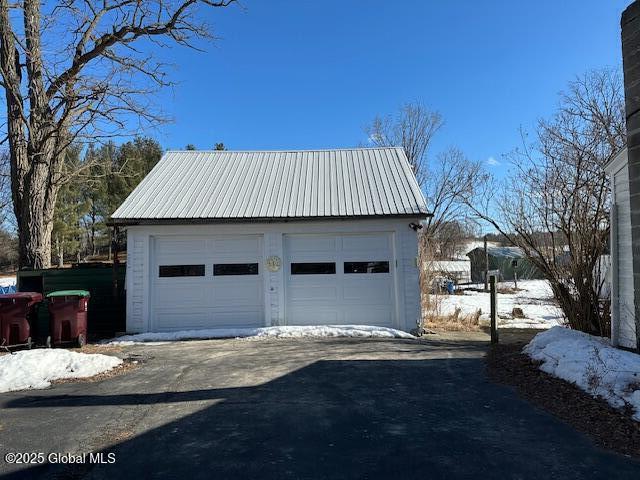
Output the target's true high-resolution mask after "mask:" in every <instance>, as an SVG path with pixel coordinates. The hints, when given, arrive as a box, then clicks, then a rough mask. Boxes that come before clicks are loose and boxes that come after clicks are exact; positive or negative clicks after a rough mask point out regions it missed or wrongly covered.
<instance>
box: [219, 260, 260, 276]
mask: <svg viewBox="0 0 640 480" xmlns="http://www.w3.org/2000/svg"><path fill="white" fill-rule="evenodd" d="M213 274H214V275H215V276H223V275H258V264H257V263H216V264H215V265H214V266H213Z"/></svg>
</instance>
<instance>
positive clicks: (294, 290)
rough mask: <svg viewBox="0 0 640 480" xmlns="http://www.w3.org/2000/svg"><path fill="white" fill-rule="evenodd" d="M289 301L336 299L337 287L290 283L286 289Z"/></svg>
mask: <svg viewBox="0 0 640 480" xmlns="http://www.w3.org/2000/svg"><path fill="white" fill-rule="evenodd" d="M287 294H288V295H289V300H290V301H291V302H314V303H315V302H322V301H335V300H337V299H338V289H337V288H336V287H335V286H312V287H311V288H310V286H309V285H297V286H296V285H292V286H291V287H290V288H289V289H288V290H287Z"/></svg>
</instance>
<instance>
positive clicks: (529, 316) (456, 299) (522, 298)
mask: <svg viewBox="0 0 640 480" xmlns="http://www.w3.org/2000/svg"><path fill="white" fill-rule="evenodd" d="M473 287H475V288H479V289H480V288H483V285H474V286H473ZM498 287H499V288H500V287H513V282H504V283H501V284H500V285H499V286H498ZM518 288H519V289H521V291H519V292H517V293H513V294H507V293H498V328H536V329H547V328H551V327H554V326H556V325H563V324H564V315H563V313H562V310H561V309H560V307H558V306H557V304H556V302H555V300H554V298H553V292H552V291H551V287H550V286H549V282H547V281H546V280H521V281H519V282H518ZM438 299H439V301H440V314H441V315H448V314H451V313H454V312H455V309H456V307H457V308H460V309H461V313H462V314H465V315H473V314H474V313H475V312H476V311H477V310H481V311H482V315H481V317H480V323H481V324H487V325H488V322H489V312H490V305H489V294H488V293H485V292H478V291H471V290H465V291H464V295H440V296H439V297H438ZM514 307H519V308H521V309H522V311H523V313H524V316H525V318H512V316H511V312H512V310H513V308H514Z"/></svg>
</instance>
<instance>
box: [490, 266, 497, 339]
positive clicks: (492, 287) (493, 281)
mask: <svg viewBox="0 0 640 480" xmlns="http://www.w3.org/2000/svg"><path fill="white" fill-rule="evenodd" d="M489 288H490V298H491V301H490V303H491V343H498V301H497V296H498V294H497V292H496V276H495V275H491V276H490V277H489Z"/></svg>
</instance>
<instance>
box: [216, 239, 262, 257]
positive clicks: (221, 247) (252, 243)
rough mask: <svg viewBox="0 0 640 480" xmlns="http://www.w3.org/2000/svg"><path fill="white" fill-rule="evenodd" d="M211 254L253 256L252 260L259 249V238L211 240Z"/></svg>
mask: <svg viewBox="0 0 640 480" xmlns="http://www.w3.org/2000/svg"><path fill="white" fill-rule="evenodd" d="M212 243H213V249H212V252H211V253H212V254H213V255H214V256H218V255H225V254H228V255H233V254H239V255H242V256H245V257H246V256H247V255H253V256H254V258H255V257H256V256H257V255H258V253H259V251H260V250H261V249H260V237H257V236H244V237H235V236H231V237H220V238H216V239H214V240H213V242H212Z"/></svg>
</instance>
